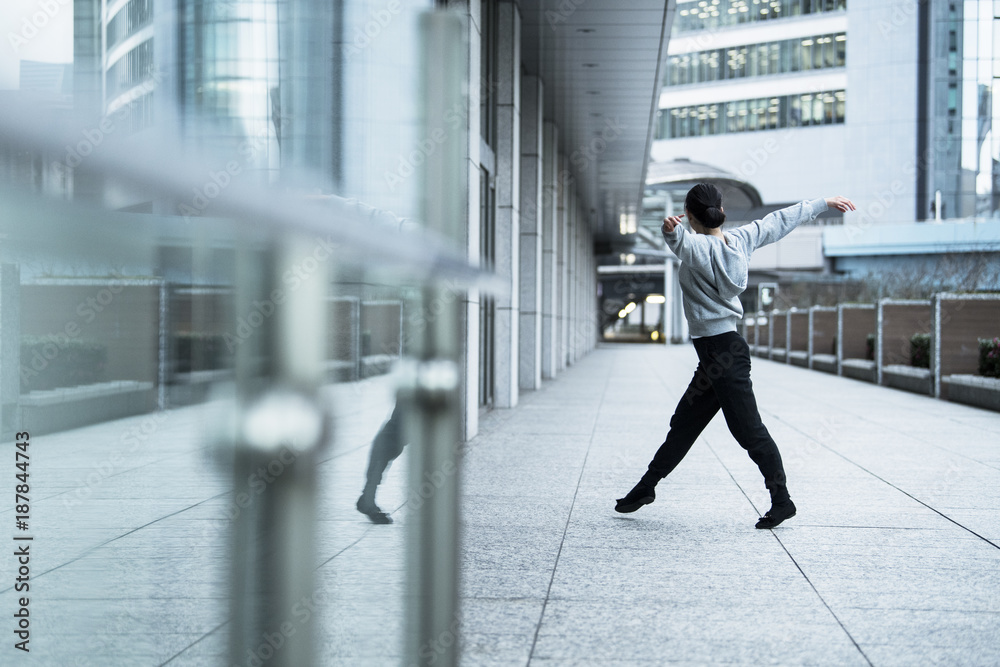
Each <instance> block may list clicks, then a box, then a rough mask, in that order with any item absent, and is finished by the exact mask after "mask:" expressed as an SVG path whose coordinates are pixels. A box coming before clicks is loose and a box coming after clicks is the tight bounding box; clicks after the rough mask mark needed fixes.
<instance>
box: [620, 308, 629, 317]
mask: <svg viewBox="0 0 1000 667" xmlns="http://www.w3.org/2000/svg"><path fill="white" fill-rule="evenodd" d="M626 315H628V313H626V312H625V310H624V309H622V310H619V311H618V319H623V318H624V317H625V316H626Z"/></svg>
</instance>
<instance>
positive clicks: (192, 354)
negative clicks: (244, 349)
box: [173, 332, 232, 373]
mask: <svg viewBox="0 0 1000 667" xmlns="http://www.w3.org/2000/svg"><path fill="white" fill-rule="evenodd" d="M173 342H174V345H173V347H174V360H175V361H176V365H175V366H174V372H176V373H190V372H192V371H214V370H219V369H223V368H229V367H231V366H232V354H231V353H230V352H229V347H228V346H227V345H226V341H225V338H224V337H223V334H209V333H190V332H182V333H177V334H174V337H173Z"/></svg>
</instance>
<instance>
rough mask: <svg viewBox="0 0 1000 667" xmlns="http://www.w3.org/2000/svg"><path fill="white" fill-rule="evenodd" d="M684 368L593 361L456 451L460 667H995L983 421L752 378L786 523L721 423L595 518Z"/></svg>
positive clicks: (926, 405) (991, 421)
mask: <svg viewBox="0 0 1000 667" xmlns="http://www.w3.org/2000/svg"><path fill="white" fill-rule="evenodd" d="M696 362H697V359H696V357H695V354H694V350H693V348H691V347H690V346H672V347H668V348H666V349H664V348H658V347H651V346H616V347H602V348H600V349H598V350H597V351H596V352H595V353H593V354H591V355H590V356H589V357H588V358H587V359H585V360H584V361H583V362H582V363H580V364H579V365H578V366H577V367H575V368H573V369H571V370H569V371H568V372H567V373H566V374H565V376H563V377H560V379H559V380H558V381H556V382H553V383H552V384H550V385H548V386H547V387H546V388H545V389H544V390H543V391H540V392H538V393H536V394H534V395H530V396H528V397H527V398H526V400H524V401H523V403H522V405H521V407H519V408H518V409H517V410H515V411H512V412H508V413H504V412H495V413H493V414H492V415H491V416H490V418H489V419H488V420H487V422H486V423H485V424H484V425H483V434H482V435H481V436H480V437H479V438H477V439H476V440H474V441H472V442H470V443H469V450H470V451H469V453H468V457H467V460H466V462H465V469H466V473H465V480H464V482H465V484H464V486H465V498H466V500H465V504H464V512H465V516H466V530H465V545H466V546H465V587H464V591H465V596H466V597H465V599H464V600H463V605H464V610H465V611H464V618H465V624H464V627H463V629H464V632H465V638H466V642H467V643H466V652H465V656H466V660H465V662H466V664H469V665H473V664H495V665H501V664H506V665H512V664H526V663H528V664H531V665H556V664H594V665H622V666H625V665H640V664H643V665H649V664H665V663H675V662H676V663H680V664H690V665H705V664H713V663H720V664H776V665H793V664H813V665H867V664H872V665H930V664H948V665H995V664H998V663H1000V513H998V511H997V510H998V508H1000V415H998V414H995V413H990V412H986V411H982V410H977V409H974V408H968V407H965V406H960V405H954V404H949V403H945V402H942V401H937V400H934V399H930V398H926V397H922V396H917V395H913V394H908V393H904V392H900V391H895V390H891V389H886V388H879V387H876V386H873V385H868V384H864V383H861V382H857V381H854V380H849V379H842V378H838V377H834V376H830V375H826V374H823V373H818V372H815V371H808V370H804V369H799V368H795V367H790V366H786V365H783V364H777V363H774V362H770V361H764V360H758V359H754V360H753V366H754V367H753V373H752V378H753V381H754V386H755V390H756V392H757V398H758V402H759V404H760V407H761V412H762V415H763V417H764V422H765V424H766V425H767V426H768V428H769V429H770V431H771V433H772V435H773V436H774V438H775V440H776V442H777V443H778V445H779V447H780V448H781V451H782V453H783V455H784V459H785V468H786V470H787V473H788V478H789V487H790V490H791V493H792V497H793V498H794V500H795V501H796V503H797V505H798V508H799V511H798V515H797V516H796V517H794V518H793V519H791V520H789V521H788V522H786V523H785V524H784V525H782V526H780V527H778V528H777V529H775V530H774V531H758V530H755V529H754V528H753V524H754V522H755V521H756V519H757V517H758V516H759V515H760V514H761V513H763V512H764V511H766V510H767V508H768V507H769V502H768V500H769V499H768V494H767V491H766V490H765V488H764V486H763V481H762V479H761V477H760V474H759V473H758V471H757V469H756V466H754V465H753V463H752V462H751V461H750V460H749V458H748V457H747V456H746V454H745V453H744V452H743V450H742V449H741V448H740V447H739V446H738V445H737V444H736V442H735V441H734V440H733V439H732V437H731V436H730V434H729V432H728V430H727V429H726V425H725V421H724V419H723V418H722V416H721V415H719V416H718V417H717V418H716V419H715V421H713V422H712V424H710V425H709V428H708V429H707V430H706V432H705V433H704V435H703V437H702V439H701V440H700V441H699V442H698V443H696V444H695V446H694V447H693V449H692V451H691V453H690V454H689V455H688V457H687V458H686V459H685V460H684V461H683V462H682V463H681V465H680V466H679V467H678V468H677V470H676V471H675V472H674V474H673V475H671V476H670V477H669V478H668V479H667V480H665V481H664V482H663V483H661V485H660V486H659V487H658V490H657V493H658V495H657V499H656V502H655V503H653V504H652V505H648V506H646V507H644V508H642V509H640V510H639V511H638V512H636V513H635V514H631V515H619V514H616V513H615V512H614V511H613V507H614V499H615V498H617V497H620V496H622V495H624V493H625V492H626V491H628V490H629V489H630V488H631V487H632V485H633V484H634V483H635V482H636V480H637V479H638V477H639V476H640V474H641V473H642V472H643V471H644V470H645V465H646V463H647V462H648V460H649V458H650V457H651V456H652V454H653V452H654V451H655V449H656V447H657V446H658V445H659V443H660V442H661V441H662V439H663V435H664V434H665V430H666V427H667V422H668V420H669V417H670V414H671V413H672V410H673V408H674V406H675V404H676V402H677V401H678V399H679V398H680V396H681V394H682V393H683V389H684V387H685V386H686V384H687V382H688V380H689V379H690V377H691V374H692V373H693V370H694V367H695V365H696Z"/></svg>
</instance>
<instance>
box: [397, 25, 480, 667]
mask: <svg viewBox="0 0 1000 667" xmlns="http://www.w3.org/2000/svg"><path fill="white" fill-rule="evenodd" d="M421 33H422V38H423V52H424V54H425V58H424V62H423V67H422V68H421V69H422V72H423V87H422V90H421V94H422V95H423V104H424V106H423V125H424V134H425V136H427V137H431V136H439V134H440V133H441V132H443V130H442V128H445V127H447V124H446V123H445V119H446V117H447V116H446V114H447V112H448V110H449V109H454V108H456V107H455V105H456V104H461V103H463V102H464V96H463V91H462V84H463V81H464V80H465V76H466V73H465V71H464V69H465V66H466V62H467V58H466V54H465V52H464V40H465V29H464V22H463V20H462V18H461V17H460V16H458V15H456V14H454V13H451V12H446V11H440V12H428V13H427V14H424V15H423V16H422V17H421ZM467 141H468V137H467V135H466V134H465V133H464V132H461V131H455V132H453V133H452V134H450V135H449V136H447V137H446V138H445V140H444V141H443V142H440V143H441V145H440V146H439V147H438V149H437V150H436V151H435V152H434V153H432V154H431V155H430V156H428V158H427V163H426V167H425V172H424V182H423V194H424V207H423V219H424V220H425V221H427V224H428V226H430V227H432V228H435V229H436V230H437V231H439V232H441V233H442V234H443V235H445V236H448V237H451V238H459V237H461V235H462V232H463V227H462V225H463V224H464V220H465V215H464V206H465V197H466V188H463V187H462V186H461V184H462V183H465V182H466V181H467V175H466V174H465V173H464V172H465V169H464V164H465V161H464V157H465V155H464V153H465V143H467ZM461 303H462V299H461V298H460V295H459V294H456V293H455V291H454V289H453V288H448V287H445V286H443V285H440V284H432V285H426V286H425V287H424V289H423V303H422V306H423V309H424V310H423V313H424V317H423V318H422V319H421V326H422V328H423V330H422V332H420V338H419V340H418V344H417V346H416V349H415V353H414V354H415V357H416V359H415V360H414V362H413V363H412V364H411V365H410V366H409V367H408V368H407V369H406V376H405V379H404V382H403V387H402V389H401V391H400V400H401V401H403V403H404V405H405V407H406V410H405V414H406V418H407V424H408V433H409V435H410V442H411V444H410V448H411V452H410V496H409V497H410V503H411V511H412V515H411V516H412V519H411V520H410V523H409V526H408V528H409V533H408V536H407V537H408V541H407V577H408V579H407V586H408V594H407V612H406V613H407V623H406V637H405V645H404V651H405V652H404V655H405V657H406V661H407V662H406V664H407V665H411V664H412V665H431V664H433V665H435V666H441V667H451V666H454V665H456V664H458V654H459V646H458V637H459V628H458V581H459V572H458V569H459V565H458V488H459V484H458V462H457V459H456V457H457V453H458V445H459V443H460V442H461V439H462V409H463V406H462V401H461V393H460V390H461V386H462V381H461V373H460V364H459V359H460V358H461V352H462V338H461V335H460V332H461V330H462V326H461V323H462V320H461V311H460V307H461Z"/></svg>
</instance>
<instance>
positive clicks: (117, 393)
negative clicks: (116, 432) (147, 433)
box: [19, 380, 156, 435]
mask: <svg viewBox="0 0 1000 667" xmlns="http://www.w3.org/2000/svg"><path fill="white" fill-rule="evenodd" d="M19 404H20V407H21V427H22V429H23V430H25V431H30V432H31V433H32V435H34V434H35V433H38V434H39V435H42V434H45V433H55V432H58V431H66V430H69V429H72V428H78V427H80V426H87V425H89V424H97V423H100V422H106V421H111V420H113V419H121V418H122V417H131V416H133V415H140V414H144V413H146V412H151V411H152V410H155V409H156V389H155V387H154V386H153V383H152V382H134V381H131V380H120V381H116V382H100V383H96V384H88V385H82V386H79V387H65V388H62V389H48V390H43V391H33V392H31V393H29V394H24V395H22V396H21V398H20V400H19Z"/></svg>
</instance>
